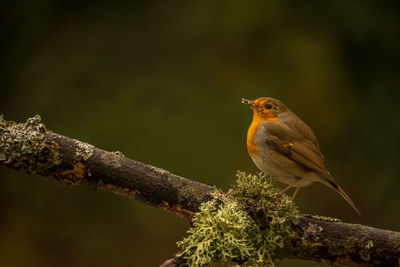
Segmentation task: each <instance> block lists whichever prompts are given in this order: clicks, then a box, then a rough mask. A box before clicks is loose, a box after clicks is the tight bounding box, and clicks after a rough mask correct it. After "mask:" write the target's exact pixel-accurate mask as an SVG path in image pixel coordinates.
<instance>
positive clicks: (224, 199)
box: [178, 172, 299, 266]
mask: <svg viewBox="0 0 400 267" xmlns="http://www.w3.org/2000/svg"><path fill="white" fill-rule="evenodd" d="M278 192H279V190H278V189H276V188H274V187H273V186H272V182H271V180H270V179H268V178H266V177H265V176H263V175H261V174H260V175H258V176H256V175H251V174H246V173H244V172H238V173H237V184H236V185H235V186H234V187H233V188H232V189H230V190H229V191H228V193H226V194H223V193H221V192H219V191H217V190H216V191H214V192H213V193H212V196H213V199H212V200H211V201H208V202H206V203H203V204H202V205H201V207H200V212H198V213H196V215H195V217H194V219H193V228H191V229H189V231H188V233H189V236H188V237H186V238H184V239H183V240H182V241H180V242H178V246H179V247H180V248H181V250H182V252H181V254H180V255H181V256H183V257H184V258H185V259H186V260H187V263H188V264H189V266H204V265H207V264H210V263H213V262H224V263H230V264H232V263H237V264H245V265H252V266H273V265H275V263H276V262H277V261H278V260H279V259H278V258H277V256H276V254H275V251H276V250H277V249H278V248H282V247H284V246H285V244H286V242H287V241H288V240H290V238H291V237H293V235H294V232H293V230H292V226H293V224H296V223H297V222H298V221H297V217H298V214H299V213H298V210H297V208H296V206H295V205H294V204H293V203H292V202H291V201H290V200H289V198H288V197H286V196H282V197H281V196H279V195H278Z"/></svg>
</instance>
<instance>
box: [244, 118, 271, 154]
mask: <svg viewBox="0 0 400 267" xmlns="http://www.w3.org/2000/svg"><path fill="white" fill-rule="evenodd" d="M264 121H278V118H268V119H265V118H260V117H259V116H256V115H255V116H254V117H253V121H252V122H251V125H250V127H249V130H248V131H247V151H248V152H249V154H250V156H251V157H254V156H256V155H257V153H258V149H259V141H258V140H256V138H255V136H256V134H257V132H258V131H259V130H260V131H261V130H262V129H260V125H261V123H263V122H264Z"/></svg>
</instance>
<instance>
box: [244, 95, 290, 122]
mask: <svg viewBox="0 0 400 267" xmlns="http://www.w3.org/2000/svg"><path fill="white" fill-rule="evenodd" d="M242 103H244V104H247V105H249V106H250V108H251V109H252V110H253V112H254V119H257V120H263V121H278V120H279V119H278V116H279V115H280V114H282V113H283V112H285V111H287V110H288V109H287V107H286V106H285V105H284V104H283V103H282V102H281V101H279V100H278V99H275V98H272V97H260V98H257V99H256V100H253V101H252V100H247V99H244V98H242Z"/></svg>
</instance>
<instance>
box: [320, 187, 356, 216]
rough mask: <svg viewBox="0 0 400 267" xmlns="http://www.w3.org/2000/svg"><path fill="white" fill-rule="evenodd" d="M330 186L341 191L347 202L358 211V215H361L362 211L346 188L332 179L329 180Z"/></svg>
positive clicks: (340, 193)
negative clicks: (346, 191)
mask: <svg viewBox="0 0 400 267" xmlns="http://www.w3.org/2000/svg"><path fill="white" fill-rule="evenodd" d="M328 182H329V184H330V186H331V187H332V189H333V190H335V191H336V192H338V193H339V195H341V196H342V197H343V198H344V199H345V200H346V201H347V203H349V204H350V206H351V207H352V208H353V209H354V210H355V211H356V212H357V213H358V215H361V211H360V210H359V209H357V207H356V205H355V204H354V202H353V200H351V198H350V197H349V196H348V195H347V194H346V193H345V192H344V190H343V189H342V188H341V187H340V186H339V185H338V184H337V183H334V182H331V181H328Z"/></svg>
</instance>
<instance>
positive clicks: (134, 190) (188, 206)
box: [0, 116, 400, 266]
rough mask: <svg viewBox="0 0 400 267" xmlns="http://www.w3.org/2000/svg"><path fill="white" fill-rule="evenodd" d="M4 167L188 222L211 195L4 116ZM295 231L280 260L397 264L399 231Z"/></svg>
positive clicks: (34, 121)
mask: <svg viewBox="0 0 400 267" xmlns="http://www.w3.org/2000/svg"><path fill="white" fill-rule="evenodd" d="M2 165H3V166H6V167H10V168H13V169H16V170H21V171H25V172H28V173H34V174H39V175H42V176H46V177H49V178H54V179H57V180H60V181H63V182H65V183H67V184H69V185H78V184H86V185H90V186H92V187H93V188H95V189H102V190H106V191H110V192H113V193H115V194H118V195H122V196H126V197H129V198H135V199H137V200H140V201H142V202H144V203H146V204H149V205H152V206H155V207H160V208H163V209H166V210H168V211H170V212H173V213H175V214H177V215H179V216H181V217H183V218H186V219H189V220H190V218H191V217H192V215H193V214H194V213H195V212H197V211H198V207H199V205H200V203H202V202H204V201H208V200H210V199H211V198H210V196H209V195H208V193H209V192H211V190H212V189H213V188H212V187H211V186H208V185H205V184H202V183H198V182H195V181H191V180H189V179H186V178H183V177H180V176H178V175H175V174H172V173H170V172H168V171H165V170H163V169H159V168H156V167H153V166H150V165H146V164H143V163H141V162H138V161H135V160H131V159H128V158H126V157H124V156H123V155H122V154H121V153H119V152H107V151H104V150H102V149H98V148H96V147H94V146H92V145H90V144H87V143H83V142H81V141H78V140H75V139H71V138H69V137H66V136H63V135H60V134H56V133H53V132H51V131H49V130H47V129H46V128H45V127H44V125H43V124H42V123H41V121H40V117H39V116H36V117H34V118H31V119H28V120H27V121H26V123H19V124H17V123H14V122H10V121H5V120H4V119H3V117H2V116H0V166H2ZM294 231H295V232H296V236H295V237H294V238H293V239H292V242H291V246H290V247H286V248H284V249H281V250H280V251H278V252H277V254H278V255H279V256H280V257H282V258H297V259H304V260H314V261H319V262H323V263H327V264H332V265H359V264H363V265H390V266H398V265H399V260H400V233H399V232H393V231H387V230H381V229H377V228H372V227H368V226H363V225H358V224H348V223H342V222H338V221H336V220H330V219H325V218H320V217H318V216H300V217H299V224H298V225H296V226H294ZM175 259H176V258H175Z"/></svg>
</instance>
